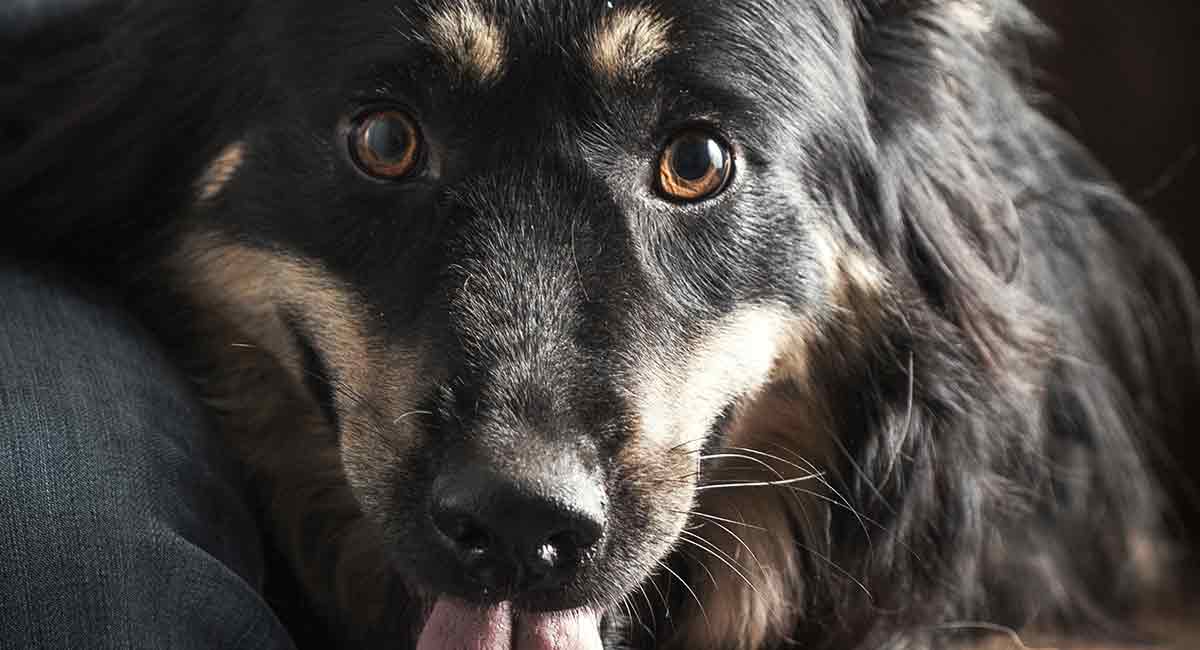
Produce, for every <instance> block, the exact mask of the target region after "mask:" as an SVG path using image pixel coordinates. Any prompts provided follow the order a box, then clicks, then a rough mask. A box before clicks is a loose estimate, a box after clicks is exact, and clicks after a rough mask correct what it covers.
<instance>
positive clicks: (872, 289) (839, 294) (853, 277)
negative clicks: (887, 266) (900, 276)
mask: <svg viewBox="0 0 1200 650" xmlns="http://www.w3.org/2000/svg"><path fill="white" fill-rule="evenodd" d="M813 248H814V250H815V254H816V258H817V261H818V263H820V265H821V267H822V268H823V269H824V271H825V277H827V278H829V298H830V302H831V303H832V304H834V305H835V306H837V307H839V308H841V309H846V308H851V307H854V306H855V305H856V301H859V300H861V299H863V298H866V299H871V300H874V299H878V297H879V296H881V295H882V294H883V293H884V292H886V291H887V276H886V274H885V273H884V271H883V269H881V268H879V265H878V264H877V263H876V262H875V261H874V260H872V259H869V258H867V257H865V256H864V255H862V254H861V253H858V252H855V251H854V250H853V247H849V246H846V245H844V244H843V243H841V241H840V240H839V239H837V238H836V236H835V235H834V234H833V233H831V232H828V231H818V232H816V233H815V234H814V235H813Z"/></svg>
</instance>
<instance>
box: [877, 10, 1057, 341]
mask: <svg viewBox="0 0 1200 650" xmlns="http://www.w3.org/2000/svg"><path fill="white" fill-rule="evenodd" d="M865 8H866V9H867V11H865V12H864V14H863V16H862V19H863V21H864V23H863V25H862V28H861V29H860V34H861V35H862V36H861V41H860V48H861V51H862V53H863V60H864V61H865V63H866V67H865V72H864V75H865V80H864V81H865V84H866V92H867V103H868V111H869V113H870V120H871V123H872V124H873V133H872V136H873V143H872V145H873V149H874V150H873V157H874V158H875V160H874V163H875V164H874V165H873V166H872V167H873V169H874V170H876V171H875V172H874V174H873V178H870V179H867V181H866V183H867V184H868V185H869V186H870V189H869V190H868V191H869V192H870V193H871V194H872V195H873V197H874V200H875V201H876V205H875V206H874V207H875V210H876V211H877V218H878V224H877V225H876V226H875V227H876V228H877V229H878V232H877V233H876V236H877V237H878V238H879V239H878V241H877V244H878V245H879V246H880V247H881V248H883V249H884V250H885V255H887V256H890V257H892V258H893V259H894V260H896V261H899V262H900V263H901V265H902V266H903V267H906V268H907V269H909V270H910V271H911V272H912V275H913V279H914V280H915V282H916V283H917V284H918V285H919V286H920V288H921V289H922V292H923V293H924V294H925V295H926V296H928V297H929V298H930V299H931V301H932V302H933V303H934V306H935V307H937V308H939V309H940V310H941V311H942V313H944V314H945V315H947V317H948V318H949V319H950V320H952V321H954V322H955V323H956V324H957V325H958V326H959V327H960V328H961V329H962V330H963V331H964V332H965V333H966V334H967V335H968V337H969V339H970V340H971V341H973V342H974V343H976V344H977V346H978V348H979V350H978V351H979V352H980V353H981V355H982V356H983V358H984V359H985V360H989V361H992V362H996V361H999V359H998V356H999V355H1001V354H1004V353H1005V350H1006V349H1007V351H1008V352H1015V351H1016V350H1014V349H1012V346H1013V345H1014V344H1016V345H1017V346H1018V347H1019V346H1021V345H1024V343H1025V342H1024V341H1023V339H1024V338H1025V337H1026V336H1027V335H1029V336H1032V334H1031V333H1030V332H1028V331H1026V330H1027V328H1026V327H1024V326H1023V324H1021V323H1014V322H1012V321H1011V318H1010V317H1008V316H1006V314H1011V313H1013V311H1014V305H1013V304H1012V301H1021V300H1022V298H1021V296H1020V294H1019V292H1018V291H1015V290H1014V289H1013V288H1012V283H1013V280H1014V279H1016V278H1017V277H1018V275H1019V274H1020V273H1021V265H1022V254H1021V251H1022V247H1021V224H1020V220H1019V218H1018V214H1017V209H1016V205H1015V202H1016V201H1018V200H1020V197H1019V196H1014V195H1013V192H1012V191H1011V188H1012V187H1014V186H1015V183H1014V179H1015V178H1019V176H1020V174H1021V173H1022V171H1023V170H1020V169H1013V168H1005V167H1006V165H1005V164H1004V162H1003V160H1004V159H1005V158H1011V159H1013V160H1021V159H1024V158H1026V156H1024V155H1018V154H1017V153H1016V152H1009V153H1010V154H1012V155H1010V156H1006V155H1005V152H1004V151H1003V148H1004V147H1008V146H1013V141H1012V139H1011V137H1010V136H1009V135H1008V134H1011V133H1012V132H1013V131H1014V130H1017V131H1019V130H1021V129H1024V128H1029V129H1036V128H1040V127H1041V123H1040V122H1039V123H1038V124H1029V125H1024V124H1017V123H1015V122H1016V121H1021V120H1030V119H1034V120H1040V119H1041V118H1040V117H1036V116H1035V115H1033V114H1032V112H1031V111H1029V110H1028V108H1027V106H1026V104H1025V101H1026V100H1025V97H1024V95H1023V90H1022V89H1021V88H1020V87H1019V82H1018V81H1017V78H1018V76H1017V75H1015V74H1014V66H1016V65H1019V63H1018V57H1017V53H1018V52H1019V51H1020V47H1021V46H1020V45H1019V43H1020V42H1021V40H1022V39H1024V38H1027V37H1030V36H1032V35H1033V34H1035V33H1037V26H1036V22H1035V21H1034V20H1033V18H1032V17H1031V16H1030V14H1029V13H1028V12H1027V11H1025V10H1024V8H1022V7H1021V6H1020V4H1019V3H1017V2H1014V1H1012V0H876V1H873V2H869V3H867V4H866V7H865ZM1017 146H1020V145H1019V144H1018V145H1017ZM1022 153H1028V152H1022ZM1032 320H1033V319H1031V321H1032Z"/></svg>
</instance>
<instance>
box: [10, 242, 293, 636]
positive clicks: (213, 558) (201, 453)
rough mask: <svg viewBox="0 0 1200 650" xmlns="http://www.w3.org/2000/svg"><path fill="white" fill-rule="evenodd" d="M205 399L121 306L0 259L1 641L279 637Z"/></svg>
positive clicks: (255, 541) (253, 533)
mask: <svg viewBox="0 0 1200 650" xmlns="http://www.w3.org/2000/svg"><path fill="white" fill-rule="evenodd" d="M216 443H217V441H216V439H215V436H214V435H213V434H212V430H211V428H210V427H209V426H208V422H207V419H206V415H205V412H204V410H203V409H202V408H201V407H200V405H199V404H198V403H197V401H196V400H195V398H194V397H193V396H192V393H191V392H190V391H189V387H188V385H187V383H186V381H185V380H184V379H183V378H182V377H181V376H180V373H178V372H176V371H175V370H174V369H173V368H172V366H171V365H170V364H169V363H168V362H167V361H166V359H165V358H164V355H163V353H162V352H161V351H160V350H159V349H158V348H157V347H155V346H154V345H153V344H152V343H151V341H150V340H149V339H148V338H147V336H146V335H145V334H144V333H143V332H142V331H141V330H140V329H138V327H137V326H136V325H135V324H133V323H132V322H131V321H130V320H129V319H128V318H126V317H125V316H123V315H122V314H121V313H120V312H118V311H117V310H116V309H115V308H113V307H111V306H108V305H105V304H103V301H101V300H97V299H89V298H85V297H83V296H81V295H79V294H77V293H75V292H73V291H70V290H68V289H66V288H65V287H64V286H63V285H62V284H60V283H56V282H53V281H50V280H48V279H45V278H44V277H42V276H38V275H34V274H31V273H29V272H25V271H20V270H16V269H14V268H12V267H11V266H5V265H3V264H0V648H4V649H8V648H156V649H159V648H175V649H181V650H190V649H192V648H290V647H292V643H291V641H290V640H289V639H288V636H287V634H286V632H285V631H284V629H283V627H282V626H281V625H280V623H279V622H278V619H277V618H276V617H275V615H274V614H273V613H272V611H271V610H270V608H269V607H268V606H267V605H266V604H265V602H264V601H263V599H262V597H261V596H260V593H259V589H258V587H259V586H260V584H261V581H262V572H263V560H262V556H261V543H260V537H259V533H258V531H257V529H256V528H255V523H254V520H253V518H252V517H251V515H250V513H249V511H248V509H247V506H246V504H245V502H244V500H243V499H242V498H241V492H240V489H239V485H238V482H237V479H236V474H235V473H234V472H233V467H232V464H231V463H230V462H229V460H228V459H227V458H224V457H223V456H222V455H221V453H219V449H220V447H219V446H218V445H217V444H216Z"/></svg>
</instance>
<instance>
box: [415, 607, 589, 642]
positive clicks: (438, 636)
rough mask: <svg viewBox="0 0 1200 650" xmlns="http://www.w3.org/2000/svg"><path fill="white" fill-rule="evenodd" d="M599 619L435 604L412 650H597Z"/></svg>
mask: <svg viewBox="0 0 1200 650" xmlns="http://www.w3.org/2000/svg"><path fill="white" fill-rule="evenodd" d="M601 617H602V613H601V612H600V611H599V610H598V609H595V608H592V607H581V608H578V609H573V610H567V611H558V612H530V611H523V610H520V609H517V608H515V607H514V606H513V605H512V603H510V602H501V603H496V604H491V605H476V604H472V603H468V602H467V601H464V600H459V599H457V598H453V597H450V596H442V597H439V598H437V599H435V601H434V604H433V609H432V611H431V612H430V614H429V616H428V617H427V618H426V619H425V624H424V625H423V626H422V629H421V633H420V636H419V637H418V641H417V650H459V649H463V648H469V649H471V650H602V648H603V643H602V641H601V638H600V620H601Z"/></svg>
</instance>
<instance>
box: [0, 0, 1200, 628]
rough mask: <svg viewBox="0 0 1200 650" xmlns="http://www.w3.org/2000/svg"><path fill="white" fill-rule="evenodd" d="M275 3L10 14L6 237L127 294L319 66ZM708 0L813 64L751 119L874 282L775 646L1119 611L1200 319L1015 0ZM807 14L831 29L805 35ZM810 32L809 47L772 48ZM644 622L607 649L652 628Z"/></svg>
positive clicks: (723, 25) (1165, 248) (752, 45)
mask: <svg viewBox="0 0 1200 650" xmlns="http://www.w3.org/2000/svg"><path fill="white" fill-rule="evenodd" d="M268 4H271V3H261V4H259V3H250V2H231V1H226V2H203V3H195V2H179V1H174V0H160V1H158V2H100V3H93V6H92V8H90V9H87V10H81V11H80V12H78V13H75V14H72V15H71V16H70V17H68V18H62V17H54V18H45V19H43V20H41V21H38V20H36V19H35V20H32V21H23V22H22V23H20V24H16V23H14V24H12V25H9V26H7V27H5V26H0V197H2V198H0V251H2V252H3V253H4V254H5V255H8V256H12V257H16V258H19V259H23V260H29V261H35V262H37V263H54V264H58V265H64V266H67V267H69V268H72V269H74V270H76V271H78V272H80V273H82V274H86V275H88V276H90V277H100V278H103V279H104V280H105V281H108V282H111V283H114V284H117V285H121V286H135V287H139V286H144V285H143V281H144V278H143V277H142V276H143V274H144V273H147V272H149V271H148V270H149V269H152V268H153V266H152V264H151V261H152V260H154V258H155V257H156V255H158V254H159V251H160V247H161V246H162V242H163V241H164V239H163V237H164V236H165V235H167V234H168V233H169V232H170V229H171V227H173V226H174V225H175V221H176V220H177V219H178V215H180V214H183V213H184V212H185V211H186V209H187V208H188V207H189V205H190V202H191V201H192V199H193V196H194V191H195V190H194V185H193V184H194V182H195V179H196V178H197V177H198V176H199V175H200V174H201V172H202V170H203V167H204V165H205V164H206V163H207V162H208V161H209V160H211V159H212V158H213V156H214V155H216V153H217V151H218V150H219V149H220V148H221V147H222V146H223V145H225V144H227V143H228V142H229V141H231V140H232V139H234V138H236V137H237V136H238V135H239V134H240V133H241V132H242V130H243V129H244V128H245V126H246V125H247V124H248V123H250V122H251V121H252V120H253V119H261V118H262V116H263V114H264V112H269V111H271V110H273V107H274V104H273V102H275V101H278V100H277V98H276V97H275V95H276V94H286V93H280V85H281V84H285V83H286V82H284V81H283V80H284V79H288V78H291V77H289V75H291V74H292V73H294V72H295V70H297V69H300V70H303V69H305V66H307V65H309V64H310V63H311V62H302V61H291V60H283V61H281V60H279V59H278V57H279V56H280V53H282V52H287V51H289V50H288V48H287V47H284V46H282V45H281V44H280V42H278V39H283V38H285V37H287V36H288V35H289V34H297V33H306V34H311V33H316V32H318V31H319V29H318V24H319V23H320V22H321V19H320V18H319V17H315V16H314V17H313V18H312V21H313V23H314V24H312V25H306V24H292V23H302V22H303V21H304V20H305V19H304V18H302V16H304V15H305V14H304V13H303V12H304V10H303V9H294V8H293V9H273V8H271V7H267V6H266V5H268ZM285 4H288V3H279V4H278V5H274V4H273V5H271V6H273V7H282V6H283V5H285ZM665 4H669V3H665ZM709 4H713V5H714V6H713V7H708V5H709ZM720 4H722V3H708V2H696V3H694V5H695V11H696V12H697V15H699V12H702V11H705V9H706V8H707V9H711V10H712V12H714V13H715V14H724V15H725V21H724V22H720V23H716V24H715V26H714V25H713V24H712V23H707V24H708V28H709V29H713V30H715V33H716V37H720V38H725V39H727V41H728V42H738V43H742V44H743V46H744V50H743V54H745V53H746V52H749V54H746V56H750V57H760V59H761V60H762V66H763V67H764V68H766V69H770V67H771V66H776V65H778V66H785V65H786V66H800V67H804V68H805V69H806V70H808V71H809V72H810V73H811V74H812V76H813V77H814V78H818V77H819V78H821V79H828V80H830V81H829V83H828V84H827V85H826V86H821V84H820V83H819V82H813V86H812V87H825V88H827V89H829V92H828V93H826V94H824V95H820V94H813V93H811V92H809V93H807V94H806V95H805V97H804V99H803V100H800V99H799V98H795V99H796V103H795V104H793V105H790V106H784V105H780V104H773V105H764V106H758V107H754V108H753V109H751V110H764V111H768V112H769V111H790V112H793V113H796V114H797V123H796V125H795V133H794V134H795V135H797V137H798V140H802V141H803V142H804V146H805V149H804V150H803V151H790V152H788V153H789V155H792V156H794V158H793V160H794V161H795V162H794V165H793V166H794V167H799V168H800V169H797V170H794V171H796V173H797V176H799V177H801V178H803V179H804V180H805V181H806V183H805V186H804V191H807V192H809V193H811V194H812V197H811V198H812V199H813V200H814V201H816V202H818V203H820V204H821V205H822V207H823V208H825V209H826V210H827V213H828V214H831V215H834V216H835V218H836V219H837V220H838V221H839V222H838V223H837V224H836V225H837V228H838V230H839V231H841V232H846V233H850V234H851V237H852V240H853V241H854V243H855V245H856V246H860V247H862V249H863V250H864V251H869V253H870V256H871V257H872V258H873V259H877V260H878V261H879V262H880V263H881V264H882V266H883V268H885V269H886V271H887V275H888V279H889V291H888V292H887V294H886V295H885V296H884V297H883V298H882V299H881V300H879V301H878V302H874V301H870V304H867V302H865V301H864V303H863V304H864V310H869V312H865V313H864V315H862V316H861V318H857V319H853V322H852V323H851V324H850V325H846V326H844V327H840V328H839V327H835V328H834V334H832V335H831V336H830V337H829V338H828V339H826V340H823V341H820V342H816V343H814V346H813V349H812V350H811V351H810V352H811V355H812V361H811V364H812V368H814V369H815V370H814V376H815V377H817V381H818V382H820V383H821V384H822V385H821V387H820V390H821V391H822V394H823V395H824V396H825V397H827V398H828V399H829V400H830V403H831V406H830V407H829V408H830V410H831V415H832V418H833V420H834V422H836V423H837V427H836V430H837V431H838V432H840V433H841V437H840V440H839V443H840V446H841V447H842V448H843V451H844V453H845V458H844V461H845V463H844V464H843V465H842V466H841V467H840V468H839V471H838V475H839V476H840V480H841V482H842V483H841V486H842V487H844V488H845V490H846V492H847V496H848V498H849V501H850V502H851V504H852V508H831V509H830V512H829V513H828V518H827V520H826V521H825V524H824V526H823V529H822V530H821V532H820V536H822V537H824V541H826V542H827V543H826V545H825V547H826V549H827V551H828V553H829V558H828V560H829V561H828V562H824V561H818V560H816V559H814V558H813V557H808V558H807V559H806V560H805V561H804V562H805V564H804V570H803V572H802V573H803V585H799V584H798V585H797V586H796V590H795V598H796V601H797V602H798V603H799V605H798V606H797V609H798V610H800V611H802V612H804V613H803V615H802V616H798V617H796V620H795V621H794V628H793V632H792V634H791V637H792V639H793V640H794V641H796V642H799V643H800V644H801V645H802V646H803V647H809V648H830V649H833V648H842V649H844V648H864V649H865V648H886V649H888V650H902V649H910V648H911V649H913V650H915V649H917V648H933V647H941V644H943V643H950V642H953V641H957V640H960V639H959V637H957V636H956V635H955V634H953V633H951V631H952V630H956V629H958V627H957V626H958V624H961V623H966V622H971V621H993V622H999V623H1002V624H1004V625H1008V626H1011V627H1014V628H1024V627H1027V626H1033V625H1045V626H1048V627H1056V628H1057V627H1063V626H1069V625H1078V624H1087V625H1095V624H1097V623H1111V624H1112V625H1113V626H1114V627H1118V626H1119V625H1120V621H1121V620H1122V616H1123V615H1125V614H1128V613H1129V612H1130V611H1132V609H1133V608H1134V607H1135V606H1137V605H1138V604H1139V600H1140V599H1141V598H1142V597H1143V596H1144V595H1145V594H1146V593H1147V592H1148V590H1149V589H1151V588H1152V587H1154V586H1155V585H1154V583H1155V582H1156V581H1155V580H1154V575H1147V573H1154V568H1155V567H1157V570H1159V571H1168V572H1169V570H1170V567H1171V566H1173V565H1172V564H1171V563H1172V562H1177V561H1179V557H1178V556H1176V555H1175V550H1176V549H1177V548H1178V547H1177V546H1176V544H1175V540H1173V539H1171V538H1170V537H1169V536H1167V535H1165V533H1164V530H1165V527H1164V524H1165V523H1166V519H1167V518H1168V517H1169V516H1170V515H1169V513H1171V512H1172V508H1173V507H1174V506H1172V505H1170V504H1169V503H1168V502H1167V501H1166V500H1165V498H1164V496H1163V492H1162V490H1161V487H1160V483H1159V482H1158V480H1157V479H1155V478H1152V476H1153V475H1154V474H1155V471H1156V470H1162V469H1163V467H1164V466H1165V465H1168V464H1169V463H1166V462H1165V459H1169V456H1170V454H1169V451H1166V449H1167V448H1168V445H1169V444H1170V440H1171V439H1172V437H1178V436H1182V435H1186V433H1187V423H1180V422H1177V421H1175V420H1173V419H1172V414H1173V413H1177V412H1183V411H1184V410H1185V409H1184V407H1185V406H1187V405H1189V404H1190V403H1191V402H1192V401H1193V400H1195V399H1196V397H1197V386H1198V385H1200V377H1198V376H1197V368H1198V367H1200V362H1198V360H1200V348H1198V345H1200V329H1198V328H1200V321H1198V320H1197V315H1198V314H1200V311H1198V304H1197V299H1196V295H1195V291H1194V289H1193V285H1192V280H1191V278H1190V276H1189V274H1188V272H1187V270H1186V268H1185V267H1184V266H1183V264H1182V262H1181V261H1180V260H1179V258H1178V257H1177V255H1176V254H1175V252H1174V251H1173V250H1172V248H1171V246H1170V245H1169V244H1168V243H1167V242H1166V241H1165V240H1164V239H1163V237H1162V236H1161V235H1160V234H1159V233H1158V232H1157V231H1156V230H1155V228H1154V227H1153V226H1152V225H1151V224H1150V223H1149V221H1148V220H1147V219H1146V218H1145V217H1144V216H1143V215H1142V214H1141V212H1140V211H1139V209H1138V208H1137V207H1136V206H1135V205H1133V204H1132V203H1131V202H1130V201H1129V200H1128V199H1127V198H1126V197H1125V196H1124V195H1123V194H1122V192H1121V191H1120V190H1119V189H1118V188H1117V187H1116V186H1115V185H1114V183H1113V182H1112V181H1111V179H1109V177H1108V176H1107V175H1106V174H1105V172H1104V171H1103V170H1102V169H1100V168H1099V167H1098V166H1097V165H1096V163H1095V162H1094V161H1093V160H1092V158H1091V157H1090V156H1089V154H1088V153H1087V152H1086V151H1084V150H1083V149H1082V148H1081V147H1080V146H1079V145H1078V144H1077V143H1076V142H1075V141H1074V140H1073V139H1072V138H1071V137H1070V136H1069V135H1068V134H1066V133H1064V132H1063V131H1062V130H1061V129H1060V128H1059V127H1057V126H1055V125H1054V124H1052V123H1051V122H1050V121H1048V120H1047V119H1046V118H1045V117H1043V116H1042V114H1041V113H1040V112H1039V111H1038V110H1037V109H1036V107H1035V106H1034V102H1033V100H1032V99H1031V97H1032V94H1031V93H1032V90H1031V89H1030V88H1029V86H1028V85H1027V83H1028V80H1029V77H1030V70H1029V67H1030V64H1029V61H1028V59H1027V57H1028V44H1029V43H1030V42H1038V40H1039V39H1042V38H1044V36H1045V35H1044V34H1042V32H1041V29H1040V27H1039V26H1038V24H1037V22H1036V21H1035V20H1034V18H1033V17H1032V16H1031V15H1030V14H1029V13H1028V12H1027V11H1026V10H1025V9H1024V7H1022V6H1021V4H1020V3H1019V2H1016V1H1015V0H819V1H818V2H813V3H788V2H784V1H782V0H774V1H768V0H763V1H762V2H758V3H751V4H753V5H754V6H755V7H757V8H756V9H755V11H747V12H740V10H738V9H722V8H720V7H718V6H717V5H720ZM731 4H733V5H735V6H740V5H741V4H743V3H731ZM799 4H806V5H813V6H811V7H807V6H806V8H805V9H804V10H803V11H800V10H799V9H797V8H796V7H794V6H793V5H799ZM342 11H343V12H345V13H347V14H350V13H353V10H352V9H345V8H343V9H342ZM315 13H316V12H314V14H315ZM764 16H775V17H777V18H778V20H777V21H776V22H774V23H772V22H770V21H768V22H767V23H763V22H756V21H757V20H758V19H761V18H763V17H764ZM799 16H806V17H807V18H811V19H814V20H818V19H819V21H824V25H823V26H815V27H814V26H812V25H807V26H805V27H804V29H802V30H801V29H796V30H792V28H793V27H794V25H793V24H792V22H791V21H793V20H799V18H798V17H799ZM273 21H285V22H286V21H291V23H289V24H287V25H286V26H284V27H280V26H279V25H277V24H275V22H273ZM977 21H983V23H984V28H981V27H980V25H979V24H978V22H977ZM368 22H369V21H368V20H367V19H366V18H364V19H363V24H367V23H368ZM847 27H849V28H847ZM789 30H792V31H789ZM800 33H803V34H805V35H806V37H811V36H813V35H814V34H816V35H820V37H821V38H823V39H825V42H823V43H821V45H822V47H819V48H811V49H807V50H799V49H796V48H794V47H792V45H791V44H790V43H789V42H787V40H786V38H782V40H781V37H786V36H787V35H788V34H792V35H793V36H792V37H793V38H796V39H799V36H798V34H800ZM797 52H798V54H797ZM812 52H820V53H822V54H821V56H816V55H813V54H812ZM730 65H731V66H732V65H733V64H730ZM720 72H721V71H715V73H714V74H715V75H716V76H720ZM725 72H727V73H728V76H729V77H730V78H738V71H737V70H729V71H725ZM755 78H756V77H755ZM748 83H749V82H748ZM749 86H750V87H747V88H741V89H740V90H743V91H745V92H746V94H750V95H753V94H754V93H756V92H759V91H758V89H756V88H754V87H753V84H749ZM812 87H810V88H805V89H796V90H797V93H799V92H801V91H802V90H803V91H811V89H812ZM806 101H807V102H812V103H813V104H815V105H816V108H815V109H814V110H813V111H812V112H811V113H810V114H805V113H800V112H798V111H799V109H800V108H803V107H804V102H806ZM834 102H837V105H836V106H832V105H831V104H833V103H834ZM808 115H821V116H826V115H832V116H836V117H835V118H831V119H829V120H824V121H816V120H815V119H814V120H813V121H808V122H806V121H805V120H806V119H808V117H807V116H808ZM788 135H789V136H790V135H793V134H791V133H789V134H788ZM264 200H265V199H264ZM145 299H146V298H145V296H144V295H140V296H131V303H132V304H134V305H135V307H137V308H139V309H144V307H143V306H140V305H139V302H140V301H144V300H145ZM1175 471H1177V470H1175ZM864 520H865V521H868V522H870V529H871V532H872V534H871V535H869V536H868V535H865V534H863V531H862V528H863V521H864ZM792 533H793V534H795V535H796V536H797V538H798V539H799V538H803V537H804V536H805V535H811V534H812V533H811V531H810V530H807V529H805V526H804V525H802V524H801V522H798V521H797V522H794V527H793V531H792ZM1132 558H1141V559H1143V560H1144V562H1134V561H1132V560H1131V559H1132ZM687 564H688V563H687V562H686V561H680V562H679V564H678V566H680V567H681V569H684V570H687ZM833 566H836V567H839V569H834V568H831V567H833ZM691 570H692V571H693V572H698V569H697V568H695V567H693V568H692V569H691ZM842 570H844V571H845V572H847V573H849V574H852V575H854V576H859V577H860V578H861V579H862V582H863V583H865V584H866V585H868V586H869V589H868V590H866V591H864V590H863V589H861V588H860V587H859V585H857V584H856V583H855V582H853V581H850V580H846V579H844V577H843V576H842V575H841V574H840V573H839V571H842ZM696 575H697V576H698V573H697V574H696ZM683 606H684V605H683V602H682V601H681V602H680V607H683ZM658 620H659V621H660V622H662V620H663V617H661V616H660V617H659V619H658ZM664 625H666V624H665V623H664ZM639 632H640V630H638V629H637V626H634V625H630V631H629V635H628V636H627V637H626V639H624V641H625V642H629V643H634V642H640V643H643V644H649V643H650V642H651V641H650V639H649V637H647V638H644V639H641V638H639V636H638V634H639ZM655 632H656V633H657V637H658V638H660V639H661V638H669V636H670V633H671V632H670V629H669V627H667V628H664V629H661V630H655ZM772 643H779V644H781V643H782V640H780V639H774V640H772Z"/></svg>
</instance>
